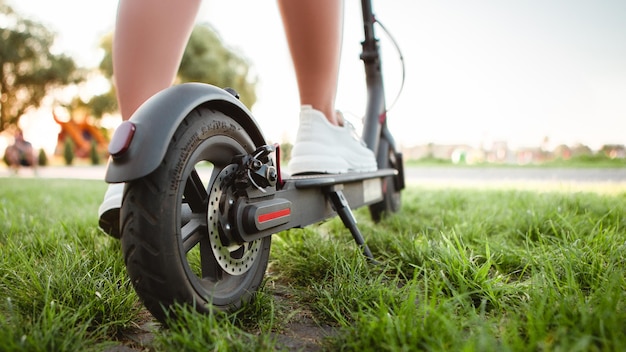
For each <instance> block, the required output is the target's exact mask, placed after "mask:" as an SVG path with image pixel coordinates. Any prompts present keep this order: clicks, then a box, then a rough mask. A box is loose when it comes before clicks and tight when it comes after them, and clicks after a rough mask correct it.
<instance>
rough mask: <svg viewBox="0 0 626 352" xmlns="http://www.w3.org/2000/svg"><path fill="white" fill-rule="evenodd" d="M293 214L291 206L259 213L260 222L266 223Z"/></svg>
mask: <svg viewBox="0 0 626 352" xmlns="http://www.w3.org/2000/svg"><path fill="white" fill-rule="evenodd" d="M288 215H291V208H287V209H281V210H278V211H275V212H271V213H267V214H261V215H259V219H258V220H259V223H264V222H266V221H271V220H275V219H278V218H282V217H283V216H288Z"/></svg>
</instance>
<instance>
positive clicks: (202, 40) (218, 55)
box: [88, 24, 257, 117]
mask: <svg viewBox="0 0 626 352" xmlns="http://www.w3.org/2000/svg"><path fill="white" fill-rule="evenodd" d="M100 47H101V48H102V49H103V50H104V52H105V54H104V57H103V58H102V61H101V62H100V66H99V69H100V72H101V73H102V74H103V75H104V76H105V77H107V78H108V79H109V80H110V81H111V90H110V91H108V92H107V93H105V94H101V95H98V96H94V97H93V98H92V99H91V100H90V101H89V103H88V105H89V106H90V108H91V110H92V113H93V115H94V116H96V117H101V116H102V115H103V114H104V113H107V112H114V111H116V110H117V100H116V93H115V87H114V84H113V60H112V48H113V36H112V34H108V35H106V36H105V37H103V38H102V41H101V42H100ZM183 82H204V83H209V84H213V85H215V86H218V87H222V88H226V87H231V88H234V89H235V90H236V91H237V92H238V93H239V96H240V99H241V101H242V102H243V103H244V104H245V105H246V106H247V107H248V108H252V106H253V105H254V103H255V102H256V98H257V97H256V83H257V79H256V77H252V75H251V74H250V65H249V63H248V61H247V60H246V59H245V58H244V57H243V56H242V55H240V54H238V53H236V52H235V51H233V50H231V49H229V48H227V47H226V46H225V44H224V43H223V41H222V39H221V38H220V37H219V36H218V35H217V33H216V32H215V31H214V30H213V29H212V28H211V27H210V26H208V25H203V24H200V25H196V26H195V28H194V30H193V32H192V33H191V37H190V38H189V42H188V43H187V47H186V48H185V52H184V54H183V59H182V61H181V64H180V67H179V69H178V77H177V79H176V83H183Z"/></svg>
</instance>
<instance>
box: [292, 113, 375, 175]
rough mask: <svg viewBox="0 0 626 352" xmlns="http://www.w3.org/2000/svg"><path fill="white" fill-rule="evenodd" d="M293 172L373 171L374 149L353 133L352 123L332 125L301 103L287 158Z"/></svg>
mask: <svg viewBox="0 0 626 352" xmlns="http://www.w3.org/2000/svg"><path fill="white" fill-rule="evenodd" d="M288 168H289V172H290V173H291V174H292V175H296V174H303V173H329V174H336V173H346V172H368V171H376V169H377V165H376V157H375V156H374V153H373V152H372V151H371V150H370V149H368V148H367V146H366V145H365V144H364V143H363V142H362V141H361V140H360V139H359V138H358V137H357V136H356V133H355V131H354V127H353V126H352V125H350V124H349V123H347V122H345V123H344V126H335V125H332V124H331V123H330V122H328V120H327V119H326V117H325V116H324V114H323V113H322V112H321V111H318V110H315V109H313V108H312V107H311V106H310V105H303V106H302V110H301V111H300V126H299V128H298V134H297V135H296V142H295V143H294V146H293V150H292V152H291V160H290V161H289V165H288Z"/></svg>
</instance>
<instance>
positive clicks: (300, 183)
mask: <svg viewBox="0 0 626 352" xmlns="http://www.w3.org/2000/svg"><path fill="white" fill-rule="evenodd" d="M397 174H398V170H396V169H381V170H376V171H372V172H349V173H345V174H316V175H296V176H291V177H289V178H286V179H284V180H283V181H285V182H293V183H294V185H295V187H296V188H299V189H306V188H317V187H326V186H332V185H337V184H342V183H352V182H359V181H363V180H368V179H373V178H382V177H387V176H395V175H397Z"/></svg>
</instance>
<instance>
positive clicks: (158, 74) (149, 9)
mask: <svg viewBox="0 0 626 352" xmlns="http://www.w3.org/2000/svg"><path fill="white" fill-rule="evenodd" d="M200 3H201V0H183V1H179V0H159V1H153V0H120V2H119V7H118V13H117V21H116V23H115V31H114V38H113V75H114V77H115V83H116V89H117V96H118V104H119V107H120V112H121V114H122V118H123V119H124V120H127V119H129V118H130V116H131V115H132V114H133V113H134V112H135V110H136V109H137V108H138V107H139V106H140V105H141V104H142V103H143V102H144V101H146V100H147V99H148V98H150V97H151V96H152V95H154V94H155V93H157V92H159V91H160V90H163V89H165V88H167V87H169V86H170V85H171V84H172V82H173V81H174V78H175V77H176V72H177V71H178V66H179V65H180V60H181V59H182V55H183V52H184V50H185V46H186V45H187V40H188V39H189V36H190V35H191V31H192V29H193V25H194V21H195V18H196V15H197V13H198V9H199V7H200Z"/></svg>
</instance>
